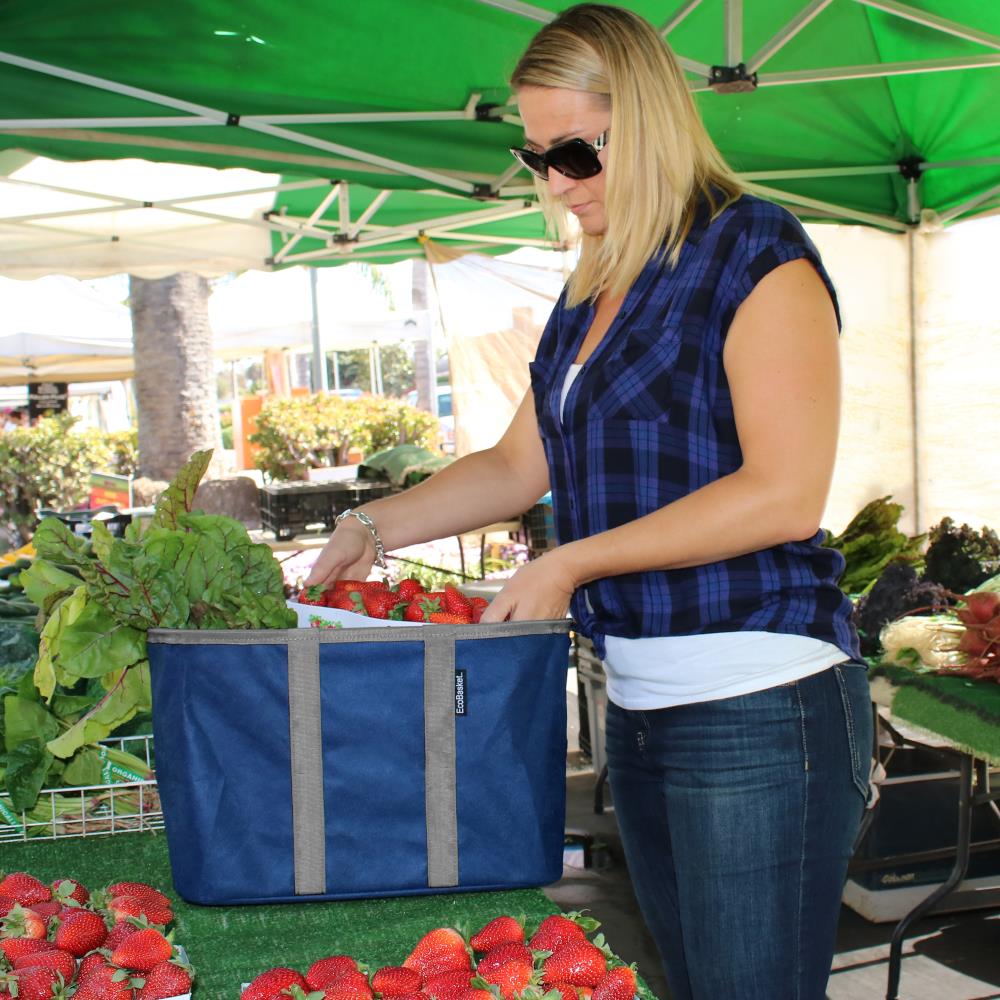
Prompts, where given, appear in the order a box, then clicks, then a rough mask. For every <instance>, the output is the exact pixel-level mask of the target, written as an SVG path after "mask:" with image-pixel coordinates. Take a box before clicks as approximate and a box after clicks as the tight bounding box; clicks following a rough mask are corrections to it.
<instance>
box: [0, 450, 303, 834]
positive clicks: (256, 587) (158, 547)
mask: <svg viewBox="0 0 1000 1000" xmlns="http://www.w3.org/2000/svg"><path fill="white" fill-rule="evenodd" d="M211 454H212V453H211V451H203V452H197V453H196V454H195V455H193V456H192V458H191V460H190V461H189V462H188V463H187V464H186V465H185V466H184V467H183V468H182V469H181V471H180V472H179V473H178V475H177V477H176V478H175V480H174V481H173V483H171V485H170V487H169V488H168V489H167V490H166V491H165V493H164V494H163V495H162V496H161V498H160V500H159V501H158V502H157V504H156V508H155V510H154V514H153V517H152V520H151V521H150V522H149V524H148V526H146V527H145V528H143V527H141V526H140V522H138V521H133V522H132V523H131V524H130V525H129V526H128V528H127V530H126V532H125V535H124V537H123V538H114V537H112V535H111V533H110V532H109V531H108V530H107V528H106V527H105V526H104V525H102V524H101V523H100V522H95V523H94V529H93V536H92V539H91V540H89V541H88V540H86V539H83V538H81V537H79V536H77V535H74V534H73V533H72V532H71V531H70V529H69V528H67V527H66V525H64V524H63V523H62V522H61V521H60V520H59V519H58V518H46V519H45V520H44V521H42V523H41V524H40V525H39V527H38V530H37V531H36V533H35V537H34V545H35V549H36V552H37V558H36V559H35V560H34V561H33V562H32V564H31V566H30V567H29V568H27V569H25V570H23V571H22V572H20V574H19V576H18V579H19V582H20V584H21V585H22V586H23V587H24V592H25V594H26V595H27V598H28V599H30V601H31V602H33V607H32V611H33V612H34V613H37V615H38V625H39V628H40V635H41V638H40V643H39V648H38V656H37V662H35V665H34V672H33V674H31V673H29V674H26V675H25V676H23V677H21V678H20V680H19V681H18V682H17V684H16V686H13V687H11V686H8V688H7V690H6V691H3V692H0V693H3V712H2V719H0V726H2V736H3V748H4V754H3V757H2V758H0V776H2V779H3V781H4V782H5V786H6V791H7V795H6V796H0V822H2V821H4V820H6V821H7V822H10V821H11V815H10V812H11V810H13V812H14V813H18V812H20V811H22V810H23V811H30V810H32V809H33V808H35V807H36V802H37V798H38V793H39V791H40V790H41V789H42V788H43V787H54V786H57V785H86V784H100V783H101V779H102V775H104V774H106V772H107V766H108V763H107V762H108V759H109V757H114V763H115V764H117V766H118V767H119V768H120V769H121V770H122V771H123V772H124V773H125V774H126V775H129V774H131V775H132V776H133V780H135V779H142V778H148V777H149V776H150V770H149V768H148V767H147V765H146V764H145V762H144V761H141V760H139V759H138V758H137V757H134V756H133V755H131V754H124V753H121V752H119V751H115V750H108V749H107V748H100V750H99V749H98V748H97V747H96V746H95V744H96V743H97V742H98V741H99V740H102V739H105V738H106V737H107V736H109V735H110V734H111V733H113V732H116V731H117V732H121V731H122V729H121V727H123V726H125V725H126V724H128V723H129V722H130V721H131V720H133V719H134V718H135V717H136V716H137V715H138V714H140V713H146V712H149V710H150V708H151V704H150V687H149V663H148V660H147V658H146V632H147V630H148V629H150V628H154V627H159V628H204V629H208V628H292V627H294V626H295V623H296V615H295V612H293V611H291V610H289V609H288V607H287V606H286V604H285V598H284V588H283V579H282V574H281V567H280V565H279V564H278V562H277V560H276V559H275V558H274V555H273V553H272V552H271V550H270V549H269V548H268V547H267V546H266V545H261V544H255V543H254V542H252V541H251V539H250V536H249V535H248V534H247V531H246V529H245V528H244V526H243V525H242V524H240V523H239V522H238V521H235V520H234V519H232V518H229V517H224V516H217V515H206V514H201V513H197V512H193V511H192V501H193V498H194V494H195V490H196V489H197V487H198V483H199V482H200V481H201V478H202V476H203V475H204V473H205V470H206V469H207V467H208V463H209V459H210V458H211ZM38 609H41V610H40V612H39V611H38Z"/></svg>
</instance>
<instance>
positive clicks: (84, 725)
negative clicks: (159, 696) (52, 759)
mask: <svg viewBox="0 0 1000 1000" xmlns="http://www.w3.org/2000/svg"><path fill="white" fill-rule="evenodd" d="M148 692H149V664H148V663H143V664H139V665H137V666H135V667H127V668H126V669H124V670H122V671H118V672H117V673H116V675H115V681H114V683H113V686H112V688H111V690H110V691H108V693H107V694H106V695H105V696H104V697H103V698H102V699H101V701H100V702H98V704H97V705H96V706H95V707H94V709H93V710H92V711H90V712H88V713H87V714H86V715H84V716H83V717H81V718H80V719H79V720H78V721H77V722H75V723H74V724H73V725H72V726H70V727H69V729H67V730H66V731H65V732H64V733H62V734H61V735H60V736H58V737H57V738H56V739H50V740H49V742H48V743H47V744H46V746H47V747H48V749H49V752H50V753H52V754H54V755H55V756H56V757H60V758H63V759H65V758H67V757H72V756H73V754H74V753H76V751H77V750H79V749H80V747H82V746H84V745H86V744H88V743H96V742H97V741H98V740H103V739H105V738H106V737H107V736H108V735H109V734H110V733H111V732H112V731H113V730H114V729H115V728H117V727H118V726H120V725H122V723H125V722H128V720H129V719H131V718H132V716H134V715H135V714H136V712H137V711H139V708H140V706H141V705H143V704H148V699H149V695H148Z"/></svg>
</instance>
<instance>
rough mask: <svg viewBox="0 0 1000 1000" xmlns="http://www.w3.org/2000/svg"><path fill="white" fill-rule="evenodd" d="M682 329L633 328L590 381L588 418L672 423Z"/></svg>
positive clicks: (600, 363)
mask: <svg viewBox="0 0 1000 1000" xmlns="http://www.w3.org/2000/svg"><path fill="white" fill-rule="evenodd" d="M681 343H682V338H681V331H680V330H679V329H676V328H675V329H665V328H663V327H650V326H646V327H633V328H632V329H630V330H629V331H628V332H627V334H626V336H625V338H624V339H623V340H622V341H621V343H620V344H618V345H616V347H615V350H614V351H613V353H612V354H611V355H610V357H607V358H599V359H596V360H597V365H596V370H595V371H593V372H592V373H591V377H590V378H589V379H588V380H587V381H588V383H589V391H588V393H587V397H588V398H587V404H586V405H587V419H588V420H595V419H596V420H653V421H660V420H667V419H668V418H669V416H670V407H671V403H672V401H673V386H674V373H675V371H676V368H677V360H678V357H679V355H680V350H681Z"/></svg>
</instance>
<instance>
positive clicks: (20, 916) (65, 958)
mask: <svg viewBox="0 0 1000 1000" xmlns="http://www.w3.org/2000/svg"><path fill="white" fill-rule="evenodd" d="M173 919H174V915H173V912H172V910H171V908H170V900H169V899H168V898H167V897H166V896H165V895H163V893H162V892H159V891H158V890H157V889H154V888H153V887H152V886H150V885H147V884H146V883H144V882H115V883H114V884H112V885H109V886H108V887H107V888H106V889H103V890H101V891H99V892H95V893H93V895H91V893H90V892H89V890H88V889H86V888H85V887H84V886H83V885H81V884H80V883H79V882H78V881H77V880H76V879H72V878H59V879H56V880H55V881H54V882H52V883H51V884H50V885H47V884H46V883H45V882H42V881H41V880H40V879H37V878H35V877H34V876H33V875H29V874H28V873H27V872H13V873H11V874H9V875H6V876H4V877H3V879H2V880H0V950H2V952H3V956H2V958H0V970H2V971H0V1000H9V998H13V997H16V998H17V1000H63V998H65V997H73V1000H167V998H170V997H177V996H181V995H183V994H185V993H189V992H190V991H191V979H192V975H193V973H192V971H191V969H190V967H189V966H187V965H186V964H185V963H184V962H183V961H182V959H181V958H180V956H179V955H178V952H177V949H176V948H175V947H174V945H173V943H172V941H171V939H170V936H169V935H167V934H166V933H165V932H166V928H167V926H168V925H169V924H170V923H171V922H172V921H173Z"/></svg>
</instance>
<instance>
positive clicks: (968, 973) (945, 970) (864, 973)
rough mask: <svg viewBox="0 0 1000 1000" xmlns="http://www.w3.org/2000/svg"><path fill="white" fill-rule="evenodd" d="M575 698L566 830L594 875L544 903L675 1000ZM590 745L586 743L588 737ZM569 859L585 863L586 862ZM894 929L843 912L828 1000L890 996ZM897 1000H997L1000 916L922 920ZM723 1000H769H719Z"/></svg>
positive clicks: (582, 873)
mask: <svg viewBox="0 0 1000 1000" xmlns="http://www.w3.org/2000/svg"><path fill="white" fill-rule="evenodd" d="M577 717H578V713H577V705H576V697H575V695H574V694H573V693H572V691H571V692H570V694H569V723H570V725H569V733H568V736H569V742H570V765H571V766H570V769H569V770H568V772H567V779H566V787H567V810H566V827H567V831H568V832H569V833H571V834H572V833H576V834H578V835H580V837H579V839H581V840H582V839H584V838H585V837H589V838H591V843H592V845H593V846H592V850H591V852H590V862H591V864H590V867H587V868H577V867H566V868H565V869H564V874H563V878H562V879H561V880H560V881H559V882H557V883H556V884H555V885H552V886H549V887H548V888H546V890H545V892H546V894H547V895H548V896H549V897H550V898H551V899H552V900H553V901H554V902H556V903H557V904H558V905H559V906H560V908H561V909H563V910H581V909H585V910H587V911H589V915H590V916H593V917H594V918H595V919H597V920H600V922H601V930H602V932H603V933H604V934H605V937H606V938H607V940H608V943H609V944H610V946H611V947H612V949H613V950H614V951H615V952H616V953H617V954H619V955H620V956H621V957H622V958H623V959H625V961H627V962H635V963H636V965H637V967H638V969H639V973H640V975H641V976H642V977H643V978H644V979H645V980H646V982H647V984H648V985H649V987H650V989H651V990H652V991H653V992H654V993H655V994H656V996H657V997H658V998H660V1000H669V998H670V992H669V990H668V989H667V984H666V979H665V978H664V975H663V971H662V968H661V965H660V961H659V955H658V953H657V950H656V947H655V945H654V944H653V942H652V940H651V939H650V937H649V934H648V933H647V931H646V929H645V927H644V925H643V923H642V918H641V917H640V915H639V909H638V906H637V904H636V902H635V896H634V893H633V891H632V883H631V880H630V879H629V875H628V870H627V868H626V866H625V863H624V860H623V855H622V850H621V841H620V838H619V836H618V830H617V826H616V823H615V816H614V809H613V805H612V803H611V796H610V791H609V790H608V789H607V788H606V787H605V788H604V789H603V793H604V801H605V804H606V808H605V811H604V812H603V814H600V815H599V814H597V813H595V811H594V790H595V775H594V772H593V771H592V770H591V769H590V768H589V766H588V765H587V764H586V761H585V760H583V759H582V758H581V755H580V751H579V733H578V731H577V730H578V726H577V724H576V719H577ZM585 738H586V737H585ZM567 856H568V858H569V859H570V860H571V861H573V862H575V863H581V862H582V859H581V857H580V852H578V851H572V850H571V851H569V852H568V854H567ZM894 927H895V924H894V922H891V921H890V922H886V923H872V922H870V921H868V920H866V919H864V918H863V917H861V916H859V915H858V914H857V913H855V912H854V911H853V910H851V909H850V908H848V907H847V906H846V905H845V906H843V907H842V909H841V918H840V925H839V929H838V933H837V948H836V956H835V959H834V965H833V971H832V974H831V977H830V982H829V985H828V988H827V997H828V1000H880V998H882V997H884V996H885V995H886V983H887V960H888V954H889V940H890V938H891V936H892V932H893V929H894ZM899 997H900V998H901V1000H987V998H1000V906H996V905H994V906H993V908H992V909H977V910H968V911H965V912H961V913H954V914H940V915H936V916H931V917H928V918H925V919H924V920H922V921H920V922H918V923H917V924H916V925H915V926H914V927H913V928H911V932H910V936H908V938H907V939H906V942H905V945H904V949H903V963H902V975H901V980H900V991H899ZM719 1000H769V998H766V997H760V998H735V997H729V998H719Z"/></svg>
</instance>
